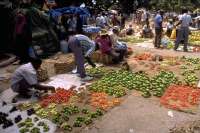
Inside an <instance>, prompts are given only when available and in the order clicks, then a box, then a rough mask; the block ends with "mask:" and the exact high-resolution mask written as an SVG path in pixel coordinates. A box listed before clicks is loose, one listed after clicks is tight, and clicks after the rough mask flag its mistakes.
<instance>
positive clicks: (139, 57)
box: [134, 53, 152, 60]
mask: <svg viewBox="0 0 200 133" xmlns="http://www.w3.org/2000/svg"><path fill="white" fill-rule="evenodd" d="M134 58H135V59H136V60H151V58H152V55H151V54H150V53H142V54H138V55H136V56H135V57H134Z"/></svg>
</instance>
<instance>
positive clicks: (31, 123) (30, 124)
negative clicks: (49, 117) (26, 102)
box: [18, 117, 50, 133]
mask: <svg viewBox="0 0 200 133" xmlns="http://www.w3.org/2000/svg"><path fill="white" fill-rule="evenodd" d="M35 123H37V124H35ZM18 128H19V132H20V133H27V132H30V133H42V132H49V130H50V127H49V126H48V125H47V124H46V123H45V122H43V121H39V118H37V117H34V119H32V118H26V120H25V121H23V122H20V123H19V124H18ZM41 129H42V131H41Z"/></svg>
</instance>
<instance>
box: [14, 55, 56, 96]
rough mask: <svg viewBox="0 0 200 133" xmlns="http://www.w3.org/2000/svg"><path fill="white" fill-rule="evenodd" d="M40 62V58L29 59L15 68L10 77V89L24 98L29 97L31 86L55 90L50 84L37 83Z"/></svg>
mask: <svg viewBox="0 0 200 133" xmlns="http://www.w3.org/2000/svg"><path fill="white" fill-rule="evenodd" d="M41 64H42V61H41V60H40V59H31V62H30V63H27V64H24V65H22V66H20V67H19V68H17V70H16V71H15V72H14V74H13V76H12V78H11V89H12V90H13V91H14V92H17V93H19V96H21V97H24V98H30V95H29V92H30V89H31V88H34V89H38V90H52V91H55V88H54V87H52V86H44V85H40V84H39V82H38V79H37V70H38V69H39V68H40V66H41Z"/></svg>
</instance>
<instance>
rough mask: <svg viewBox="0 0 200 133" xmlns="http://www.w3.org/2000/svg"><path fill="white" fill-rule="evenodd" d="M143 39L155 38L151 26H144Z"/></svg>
mask: <svg viewBox="0 0 200 133" xmlns="http://www.w3.org/2000/svg"><path fill="white" fill-rule="evenodd" d="M141 37H142V38H152V37H153V32H152V30H151V28H150V25H149V24H145V25H144V26H143V28H142V32H141Z"/></svg>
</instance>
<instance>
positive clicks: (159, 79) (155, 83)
mask: <svg viewBox="0 0 200 133" xmlns="http://www.w3.org/2000/svg"><path fill="white" fill-rule="evenodd" d="M151 83H152V91H153V95H154V96H157V97H161V96H162V95H163V94H164V92H165V89H166V88H168V87H169V86H170V85H171V84H177V83H178V79H177V77H176V76H175V74H174V73H173V72H164V71H161V72H160V73H159V74H158V75H156V76H155V77H153V78H152V80H151Z"/></svg>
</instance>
